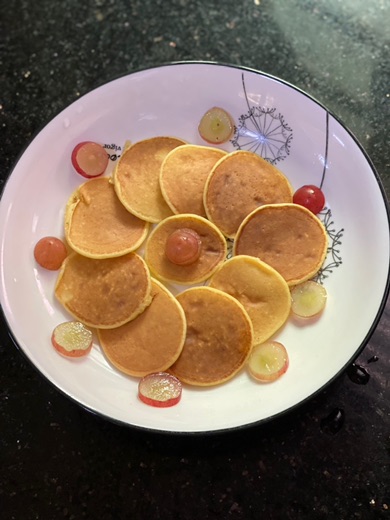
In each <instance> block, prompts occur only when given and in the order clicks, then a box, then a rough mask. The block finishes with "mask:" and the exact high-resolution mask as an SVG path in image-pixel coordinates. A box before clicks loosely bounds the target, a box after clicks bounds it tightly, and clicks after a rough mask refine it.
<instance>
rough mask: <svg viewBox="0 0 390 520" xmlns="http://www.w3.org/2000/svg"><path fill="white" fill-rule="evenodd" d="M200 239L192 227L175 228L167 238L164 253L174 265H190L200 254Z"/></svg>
mask: <svg viewBox="0 0 390 520" xmlns="http://www.w3.org/2000/svg"><path fill="white" fill-rule="evenodd" d="M201 245H202V241H201V239H200V236H199V235H198V233H197V232H196V231H194V230H192V229H187V228H183V229H177V230H176V231H174V232H173V233H172V234H171V235H170V236H169V237H168V239H167V242H166V244H165V255H166V256H167V258H168V260H169V261H170V262H172V263H173V264H176V265H190V264H193V263H194V262H196V261H197V260H198V258H199V256H200V251H201Z"/></svg>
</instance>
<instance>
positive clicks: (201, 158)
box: [160, 144, 226, 217]
mask: <svg viewBox="0 0 390 520" xmlns="http://www.w3.org/2000/svg"><path fill="white" fill-rule="evenodd" d="M225 155H226V152H225V151H223V150H220V149H218V148H212V147H209V146H200V145H194V144H187V145H184V146H180V147H178V148H175V149H174V150H172V151H171V152H169V154H168V155H167V156H166V158H165V160H164V162H163V164H162V166H161V172H160V186H161V191H162V194H163V197H164V199H165V200H166V202H167V204H168V206H169V207H170V208H171V210H172V211H173V213H175V214H179V213H194V214H195V215H200V216H201V217H206V211H205V209H204V205H203V192H204V187H205V183H206V179H207V177H208V176H209V174H210V172H211V170H212V168H213V166H214V165H215V163H216V162H217V161H219V159H221V158H222V157H224V156H225Z"/></svg>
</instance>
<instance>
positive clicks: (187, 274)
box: [145, 214, 227, 285]
mask: <svg viewBox="0 0 390 520" xmlns="http://www.w3.org/2000/svg"><path fill="white" fill-rule="evenodd" d="M178 229H191V230H193V231H195V232H196V233H197V234H198V235H199V237H200V239H201V246H200V247H201V250H200V256H199V259H198V260H197V261H196V262H195V263H193V264H190V265H176V264H174V263H172V262H171V261H170V260H168V258H167V256H166V254H165V247H166V243H167V240H168V238H169V236H170V235H171V234H172V233H173V232H175V231H176V230H178ZM226 253H227V246H226V240H225V238H224V236H223V235H222V233H221V232H220V231H219V230H218V228H217V227H216V226H214V224H212V223H211V222H209V221H208V220H207V219H205V218H203V217H199V216H198V215H189V214H185V215H173V216H172V217H168V218H166V219H165V220H163V221H162V222H160V223H159V224H158V225H157V226H156V227H155V229H154V230H153V231H152V232H151V234H150V235H149V237H148V239H147V241H146V246H145V260H146V263H147V264H148V266H149V269H150V271H151V272H152V274H153V275H154V276H156V277H157V278H159V279H161V280H165V281H168V282H174V283H179V284H184V285H188V284H193V283H199V282H202V281H204V280H206V279H207V278H209V277H210V276H211V275H212V274H213V273H214V271H215V270H216V269H217V268H218V266H219V265H220V264H221V263H222V262H223V261H224V260H225V257H226Z"/></svg>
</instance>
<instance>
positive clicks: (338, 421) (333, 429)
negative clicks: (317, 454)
mask: <svg viewBox="0 0 390 520" xmlns="http://www.w3.org/2000/svg"><path fill="white" fill-rule="evenodd" d="M344 419H345V414H344V410H342V409H341V408H335V409H334V410H332V411H331V412H330V414H329V415H328V416H327V417H324V418H323V419H322V420H321V423H320V428H321V430H322V431H323V432H324V433H330V434H332V435H335V434H336V433H338V432H339V431H340V430H341V428H342V427H343V424H344Z"/></svg>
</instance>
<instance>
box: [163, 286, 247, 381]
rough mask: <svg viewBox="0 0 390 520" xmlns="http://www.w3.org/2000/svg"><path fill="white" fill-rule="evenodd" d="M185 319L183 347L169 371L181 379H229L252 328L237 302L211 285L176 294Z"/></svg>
mask: <svg viewBox="0 0 390 520" xmlns="http://www.w3.org/2000/svg"><path fill="white" fill-rule="evenodd" d="M177 299H178V301H179V303H180V304H181V305H182V307H183V309H184V312H185V315H186V319H187V334H186V340H185V343H184V347H183V351H182V353H181V354H180V356H179V358H178V360H177V361H176V362H175V363H174V364H173V365H172V366H171V368H170V370H169V371H170V372H172V373H173V374H174V375H175V376H176V377H178V378H179V379H180V381H182V382H183V383H187V384H190V385H196V386H211V385H217V384H220V383H223V382H225V381H227V380H229V379H231V378H232V377H233V376H234V375H235V374H236V373H237V372H238V371H239V370H240V369H241V368H242V366H243V365H244V364H245V362H246V360H247V359H248V356H249V354H250V352H251V349H252V343H253V328H252V323H251V320H250V319H249V316H248V314H247V312H246V311H245V309H244V307H243V306H242V305H241V303H239V302H238V300H236V299H235V298H233V297H232V296H230V295H229V294H226V293H224V292H222V291H219V290H218V289H213V288H211V287H192V288H190V289H187V290H186V291H184V292H182V293H180V294H179V295H178V296H177Z"/></svg>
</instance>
